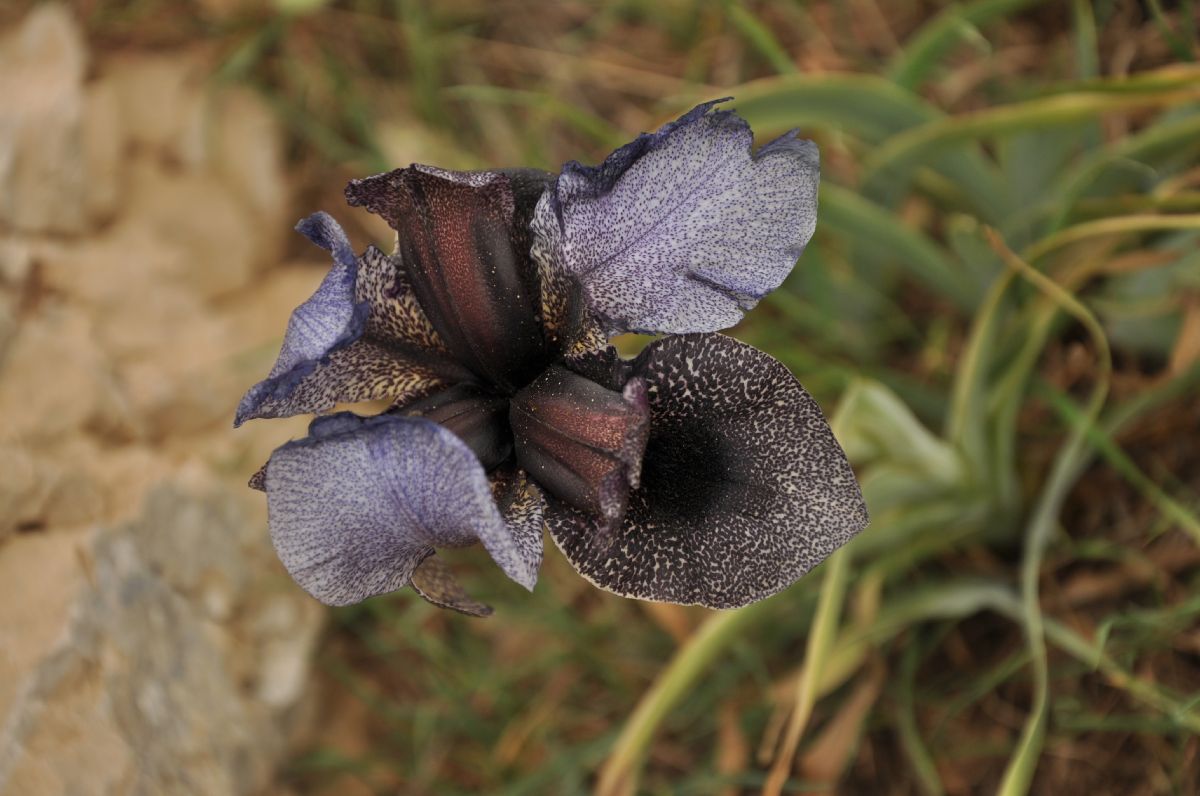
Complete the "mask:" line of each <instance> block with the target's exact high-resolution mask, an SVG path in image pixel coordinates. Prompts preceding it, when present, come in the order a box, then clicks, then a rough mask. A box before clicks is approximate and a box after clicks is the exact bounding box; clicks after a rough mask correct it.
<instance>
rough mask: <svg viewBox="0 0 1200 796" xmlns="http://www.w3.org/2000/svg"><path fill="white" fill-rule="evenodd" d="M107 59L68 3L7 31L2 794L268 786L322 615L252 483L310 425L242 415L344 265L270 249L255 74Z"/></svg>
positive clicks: (1, 304)
mask: <svg viewBox="0 0 1200 796" xmlns="http://www.w3.org/2000/svg"><path fill="white" fill-rule="evenodd" d="M88 63H89V59H88V55H87V52H86V49H85V46H84V42H83V36H82V35H81V33H80V28H79V26H78V24H77V22H76V21H75V20H73V19H72V17H71V14H70V13H69V12H68V11H67V10H65V8H64V7H63V6H61V5H55V4H42V5H39V6H37V7H36V8H35V9H34V10H33V11H32V12H31V13H30V14H29V15H28V16H27V17H26V19H25V20H24V21H22V22H21V23H19V25H18V26H17V27H16V28H15V29H14V30H12V31H9V32H3V31H0V96H4V97H5V104H4V107H3V108H0V418H3V422H0V796H42V795H43V794H49V795H50V796H56V795H57V794H64V795H65V794H85V796H86V795H88V794H125V793H132V794H168V793H169V794H174V793H187V794H193V793H196V794H221V795H222V796H223V795H224V794H255V793H262V792H266V791H268V790H269V789H270V788H271V787H272V785H271V779H272V773H273V771H274V769H275V767H276V766H277V765H278V762H279V761H280V759H281V758H282V756H283V755H284V754H286V751H287V749H288V748H289V744H291V743H292V741H293V739H294V737H295V735H296V733H298V732H301V731H303V729H304V727H305V726H306V724H307V723H308V721H309V716H308V714H309V710H310V708H311V706H312V704H313V700H311V699H310V698H309V697H310V695H311V692H312V688H311V684H310V670H311V659H312V653H313V649H314V647H315V645H316V642H317V634H318V633H319V630H320V627H321V622H322V618H323V612H322V610H321V608H320V606H318V605H317V604H316V603H315V602H314V601H313V600H312V599H311V598H309V597H308V596H307V595H305V594H304V593H303V592H301V591H300V590H299V589H298V588H297V587H296V586H295V585H294V584H293V583H292V582H291V580H290V579H289V578H288V577H287V576H286V574H285V573H284V572H283V569H282V567H281V566H280V565H279V564H278V562H277V560H276V558H275V555H274V553H273V551H272V550H271V547H270V543H269V540H268V535H267V532H266V516H265V506H264V501H263V500H262V496H261V495H260V494H259V493H256V492H251V491H249V490H247V489H246V487H245V481H246V479H247V478H248V477H249V475H250V474H251V473H253V472H254V470H255V469H257V467H258V466H259V465H260V464H261V463H262V461H263V460H264V459H265V458H266V457H267V456H268V455H269V453H270V451H271V449H272V448H273V447H274V446H276V445H278V444H280V443H282V442H284V441H285V440H286V439H287V438H288V437H289V436H299V435H301V434H302V433H303V430H304V425H305V420H304V419H303V418H295V419H293V420H292V421H288V422H283V423H278V424H250V426H248V427H246V428H244V429H242V430H240V431H238V432H237V433H236V434H235V433H234V432H233V430H232V428H231V425H232V417H233V409H234V406H235V405H236V403H237V400H238V398H239V397H240V394H241V392H242V390H243V389H244V388H245V387H246V386H247V385H248V384H251V383H253V382H254V381H255V380H257V379H258V378H261V376H262V374H263V373H265V372H266V369H267V368H269V366H270V362H271V360H272V359H273V357H274V354H275V352H276V351H277V350H278V346H279V342H280V341H279V335H280V333H281V330H282V329H283V328H284V325H285V322H286V318H287V315H288V313H289V311H290V310H291V308H293V307H294V306H296V305H297V304H298V303H300V301H302V300H303V299H304V298H305V297H306V296H307V295H308V294H309V293H311V291H312V290H313V289H314V288H315V287H316V285H317V283H318V282H319V281H320V279H321V277H322V275H323V273H324V271H325V268H326V267H327V263H326V262H323V261H324V260H325V258H324V257H322V256H321V253H320V252H316V251H314V252H313V253H314V261H315V264H309V265H305V266H295V267H276V263H277V260H278V257H279V254H280V251H281V249H282V241H283V238H282V236H283V235H284V234H286V233H287V230H288V229H289V227H290V226H291V225H290V223H289V221H290V219H288V218H287V215H288V195H287V190H286V188H287V182H286V179H285V171H284V167H283V154H282V139H281V135H280V130H279V127H278V125H277V123H276V122H275V120H274V118H273V117H272V115H271V114H270V112H269V110H268V109H267V108H266V107H265V106H264V105H263V103H262V102H261V101H260V100H259V99H258V98H257V97H256V96H255V95H254V94H253V93H251V92H248V91H244V90H227V89H226V90H217V89H214V88H213V87H212V86H211V85H210V84H209V83H208V82H207V81H206V77H207V75H208V73H209V70H210V69H211V65H212V63H211V61H210V59H209V57H208V56H207V55H206V54H205V53H203V52H172V53H166V54H153V55H146V54H139V53H134V52H126V53H123V54H122V55H121V56H120V59H119V61H110V60H106V59H97V60H96V62H95V63H92V64H91V66H90V67H88ZM85 67H88V68H86V69H85Z"/></svg>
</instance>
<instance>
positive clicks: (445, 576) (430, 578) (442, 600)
mask: <svg viewBox="0 0 1200 796" xmlns="http://www.w3.org/2000/svg"><path fill="white" fill-rule="evenodd" d="M409 585H410V586H412V589H413V591H415V592H416V593H417V594H419V595H420V596H421V597H422V598H424V599H425V600H426V601H427V602H429V603H432V604H433V605H436V606H437V607H438V608H448V609H450V610H451V611H458V612H459V613H460V614H466V615H467V616H480V617H482V616H491V615H492V606H490V605H488V604H486V603H481V602H479V601H478V600H473V599H471V596H470V595H469V594H467V592H466V590H465V589H463V587H462V585H461V584H459V582H458V578H456V577H454V573H453V572H451V571H450V567H448V566H446V562H445V561H442V559H440V558H438V556H437V554H436V553H435V554H433V555H431V556H429V558H427V559H425V560H424V561H422V562H421V563H420V564H419V565H418V566H417V568H416V570H415V571H414V572H413V574H412V582H411V583H410V584H409Z"/></svg>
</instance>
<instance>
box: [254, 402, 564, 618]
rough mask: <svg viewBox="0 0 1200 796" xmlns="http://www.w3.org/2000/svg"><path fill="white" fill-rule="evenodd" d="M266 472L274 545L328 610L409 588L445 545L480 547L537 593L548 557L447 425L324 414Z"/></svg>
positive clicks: (299, 580)
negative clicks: (521, 534) (518, 533)
mask: <svg viewBox="0 0 1200 796" xmlns="http://www.w3.org/2000/svg"><path fill="white" fill-rule="evenodd" d="M312 432H313V433H312V434H311V435H310V436H309V437H307V438H305V439H302V440H297V441H294V442H290V443H288V444H286V445H284V446H283V447H281V448H279V449H278V450H276V451H275V453H274V454H272V456H271V460H270V462H268V465H267V468H266V474H265V485H266V492H267V508H268V520H269V525H270V529H271V540H272V542H274V544H275V549H276V551H277V552H278V554H279V558H280V560H281V561H282V562H283V564H284V566H285V567H286V568H287V570H288V572H289V573H290V574H291V575H292V577H293V578H294V579H295V580H296V582H297V583H299V584H300V586H301V587H303V588H304V589H305V590H306V591H308V592H309V593H310V594H312V595H313V596H314V597H316V598H317V599H318V600H320V601H322V602H324V603H327V604H329V605H347V604H350V603H354V602H359V601H361V600H365V599H366V598H368V597H371V596H374V595H376V594H382V593H384V592H389V591H394V590H396V589H399V588H402V587H403V586H405V585H407V584H408V583H409V581H410V579H411V578H412V575H413V572H414V571H415V570H416V568H417V567H418V565H420V563H421V562H422V561H424V560H425V559H426V557H428V556H429V555H430V554H431V553H432V552H433V550H434V548H437V547H463V546H466V545H470V544H473V543H475V542H481V543H482V544H483V546H484V548H486V549H487V551H488V553H489V554H490V555H491V556H492V558H493V559H494V560H495V561H496V563H497V564H498V565H499V566H500V568H501V569H503V570H504V572H505V573H506V574H507V575H508V576H509V577H510V578H512V579H513V580H515V581H517V582H518V583H520V584H521V585H522V586H525V587H526V588H528V589H532V588H533V585H534V583H535V582H536V580H537V569H538V565H539V564H540V561H541V556H540V548H539V550H538V555H537V557H536V559H535V558H534V557H533V556H532V555H531V553H530V550H529V547H528V544H527V541H526V540H523V539H518V538H516V537H515V536H514V534H513V532H512V531H511V530H510V528H509V526H508V524H507V523H506V522H505V519H504V516H503V515H502V514H501V512H500V510H499V508H497V506H496V502H495V500H494V499H493V497H492V491H491V487H490V485H489V483H488V478H487V475H486V474H485V473H484V471H483V467H482V466H481V465H480V464H479V461H478V459H476V458H475V455H474V454H473V453H471V451H470V449H469V448H467V446H466V445H465V444H463V442H462V441H461V440H459V439H458V437H456V436H455V435H454V434H453V433H452V432H450V431H449V430H447V429H445V428H442V427H441V426H438V425H437V424H436V423H433V422H431V421H429V420H425V419H422V418H414V417H400V416H397V415H379V416H376V417H370V418H358V417H356V416H354V415H350V414H349V413H342V414H339V415H333V416H331V417H330V418H319V419H318V423H317V424H315V426H314V428H313V429H312Z"/></svg>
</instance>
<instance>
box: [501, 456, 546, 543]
mask: <svg viewBox="0 0 1200 796" xmlns="http://www.w3.org/2000/svg"><path fill="white" fill-rule="evenodd" d="M489 477H490V479H491V483H492V496H493V497H494V498H495V499H496V505H497V506H499V508H500V513H501V514H502V515H504V521H505V522H506V523H507V524H508V530H509V532H510V533H511V534H512V536H513V539H515V540H517V545H518V546H519V547H520V548H521V549H522V550H523V551H525V555H526V556H527V557H528V558H529V559H530V560H534V561H537V562H538V563H539V564H540V563H541V560H542V529H543V528H544V527H545V523H544V516H545V509H546V497H545V495H543V494H542V490H541V489H539V488H538V485H537V484H535V483H534V482H533V480H532V479H531V478H530V477H529V475H528V474H527V473H526V472H525V471H524V470H522V469H520V468H519V467H516V466H515V465H511V464H510V465H506V466H504V467H501V468H500V469H498V470H496V471H495V472H493V473H491V475H490V476H489Z"/></svg>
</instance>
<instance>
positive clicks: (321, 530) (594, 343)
mask: <svg viewBox="0 0 1200 796" xmlns="http://www.w3.org/2000/svg"><path fill="white" fill-rule="evenodd" d="M715 104H716V103H714V102H709V103H705V104H704V105H701V106H699V107H697V108H695V109H693V110H692V111H691V112H689V113H688V114H686V115H685V116H683V117H682V118H680V119H678V120H677V121H675V122H672V123H670V124H668V125H666V126H664V127H663V128H662V129H660V130H659V131H658V132H656V133H653V134H646V135H642V136H640V137H638V138H637V140H635V141H633V142H632V143H630V144H627V145H626V146H624V147H622V148H620V149H618V150H617V151H616V152H614V153H613V154H612V155H610V156H609V157H608V158H607V159H606V160H605V161H604V162H603V163H601V164H600V165H599V166H598V167H594V168H592V167H587V166H582V165H580V164H579V163H575V162H571V163H568V164H566V166H564V167H563V170H562V173H561V174H559V175H557V176H554V175H551V174H547V173H545V172H540V171H535V170H531V169H515V170H502V171H490V172H450V171H443V170H441V169H437V168H432V167H429V166H411V167H409V168H407V169H400V170H397V171H393V172H389V173H387V174H380V175H377V176H374V177H368V178H367V179H363V180H355V181H353V182H351V183H350V185H349V186H348V187H347V188H346V196H347V199H348V200H349V202H350V204H351V205H354V206H362V207H365V208H367V209H368V210H369V211H371V212H373V213H377V214H379V215H380V216H382V217H383V218H384V219H386V220H387V221H388V223H389V224H390V225H391V226H392V227H393V228H394V229H395V230H396V236H397V247H396V251H395V252H394V253H392V254H385V253H383V252H382V251H380V250H379V249H376V248H374V247H369V248H368V249H367V250H366V252H364V253H363V254H362V255H361V256H356V255H355V253H354V251H353V250H352V249H351V247H350V243H349V241H348V240H347V238H346V235H345V233H344V232H342V229H341V228H340V227H339V226H338V225H337V224H336V223H335V222H334V221H333V219H332V218H330V217H329V216H328V215H326V214H325V213H317V214H316V215H313V216H311V217H309V218H307V219H305V220H304V221H302V222H300V224H299V226H298V227H297V229H298V230H299V231H300V232H302V233H303V234H305V235H307V236H308V237H309V238H310V239H311V240H312V241H313V242H314V243H316V244H318V245H319V246H321V247H323V248H325V249H327V250H329V251H330V252H331V253H332V255H333V261H334V264H333V268H332V269H331V270H330V272H329V274H328V276H326V277H325V280H324V281H323V282H322V283H321V285H320V287H319V288H318V289H317V292H316V293H315V294H314V295H313V296H312V298H310V299H309V300H308V301H306V302H305V303H304V304H302V305H301V306H300V307H299V308H297V309H296V311H295V312H294V313H293V314H292V317H291V320H290V322H289V323H288V329H287V334H286V336H285V338H284V342H283V348H282V350H281V351H280V353H279V359H278V361H276V363H275V366H274V367H273V368H272V369H271V372H270V374H269V376H268V377H267V379H266V380H265V381H262V382H260V383H259V384H256V385H255V386H254V387H252V388H251V389H250V391H249V392H248V393H246V396H245V397H244V398H243V399H242V402H241V404H240V405H239V406H238V412H237V421H236V422H237V424H239V425H240V424H241V423H243V422H245V421H246V420H250V419H252V418H258V417H284V416H289V415H294V414H299V413H321V412H326V411H328V410H329V409H330V408H332V407H333V406H334V405H335V404H337V403H340V402H354V401H363V400H378V399H386V400H388V401H390V402H391V407H390V408H389V409H388V410H387V411H385V412H383V413H382V414H379V415H376V416H374V417H361V416H358V415H355V414H351V413H349V412H341V413H337V414H330V415H320V416H318V417H317V418H316V419H315V420H314V421H313V422H312V425H311V426H310V428H309V435H308V436H307V437H306V438H304V439H301V440H295V441H293V442H289V443H287V444H286V445H284V446H283V447H281V448H279V449H278V450H276V451H275V453H274V454H273V455H272V456H271V459H270V461H269V462H267V464H266V465H264V467H263V469H262V470H260V471H259V472H258V473H257V474H256V475H255V477H254V478H253V479H252V480H251V485H252V486H256V487H257V488H260V489H264V490H265V491H266V493H267V504H268V508H269V515H270V520H269V523H270V530H271V538H272V541H273V542H274V544H275V548H276V550H277V551H278V553H279V557H280V558H281V559H282V561H283V563H284V566H285V567H286V568H287V570H288V571H289V572H290V573H291V575H292V577H294V578H295V579H296V581H297V582H298V583H299V584H300V585H301V586H302V587H303V588H305V589H306V590H307V591H308V592H310V593H311V594H312V595H313V596H314V597H316V598H317V599H319V600H321V601H322V602H325V603H329V604H332V605H344V604H347V603H353V602H357V601H360V600H363V599H366V598H367V597H371V596H373V595H376V594H381V593H383V592H389V591H394V590H396V589H400V588H402V587H404V586H412V587H413V588H414V589H415V590H416V591H417V592H418V593H419V594H420V595H421V596H422V597H424V598H426V599H427V600H429V601H430V602H433V603H435V604H437V605H440V606H443V607H448V608H453V609H456V610H459V611H463V612H465V613H469V614H476V615H483V614H487V613H489V612H490V609H489V608H488V607H487V606H485V605H482V604H480V603H477V602H475V601H473V600H471V599H470V598H469V597H468V596H467V595H466V594H464V593H463V590H462V589H461V588H460V587H459V586H458V584H457V582H456V581H455V580H454V578H453V576H452V575H451V574H450V572H449V571H448V569H447V568H446V566H445V565H444V564H443V563H442V561H441V560H440V559H439V558H437V556H436V555H435V550H436V549H438V548H449V547H461V546H465V545H470V544H474V543H476V542H479V543H482V544H483V546H484V548H486V549H487V551H488V553H490V554H491V556H492V558H493V559H494V560H495V561H496V563H497V564H499V565H500V567H501V569H503V570H504V572H505V573H506V574H507V575H508V576H509V577H510V578H512V579H513V580H515V581H516V582H518V583H520V584H521V585H523V586H525V587H526V588H529V589H532V588H533V585H534V582H535V581H536V579H537V572H538V568H539V566H540V564H541V560H542V530H543V526H545V527H546V528H548V529H549V531H550V536H551V537H552V538H553V539H554V541H555V543H557V544H558V546H559V548H561V550H562V551H563V553H564V554H565V555H566V557H567V559H568V560H569V561H570V562H571V563H572V564H573V565H574V566H575V568H576V569H577V570H578V571H579V572H580V574H582V575H583V576H584V577H585V578H587V579H588V580H590V581H591V582H592V583H594V584H596V585H597V586H599V587H601V588H603V589H607V590H609V591H612V592H615V593H617V594H621V595H626V596H629V597H637V598H641V599H647V600H660V601H666V602H674V603H683V604H699V605H706V606H710V607H714V608H732V607H736V606H740V605H745V604H746V603H750V602H753V601H755V600H760V599H763V598H764V597H768V596H770V595H771V594H774V593H775V592H778V591H779V590H781V589H783V588H785V587H786V586H788V585H790V584H791V583H793V582H794V581H795V580H796V579H797V578H799V577H800V576H801V575H803V574H804V573H805V572H807V571H808V570H810V569H811V568H812V567H813V566H815V565H816V564H818V563H820V562H821V561H822V560H823V559H824V558H826V557H827V556H828V555H829V554H830V553H832V552H833V551H834V550H836V549H837V548H838V547H840V546H841V545H843V544H845V543H846V542H847V541H849V540H850V538H851V537H852V536H854V534H856V533H857V532H858V531H860V530H862V528H863V527H865V526H866V524H867V512H866V508H865V506H864V504H863V500H862V495H861V494H860V492H859V488H858V484H857V483H856V482H855V479H854V473H853V472H852V470H851V469H850V465H849V464H848V462H847V461H846V457H845V455H844V454H843V452H842V449H841V448H840V447H839V446H838V443H837V441H836V440H835V439H834V437H833V434H832V433H831V431H830V429H829V426H828V424H827V423H826V422H825V419H824V417H823V416H822V414H821V410H820V408H819V407H818V406H817V404H816V403H815V402H814V401H813V399H812V398H811V397H810V396H809V395H808V393H807V392H805V391H804V389H803V388H802V387H801V386H800V384H799V382H797V381H796V379H795V378H794V377H793V376H792V375H791V373H789V372H788V370H787V369H786V368H785V367H784V366H783V365H781V364H780V363H779V362H777V361H776V360H774V359H772V358H771V357H769V356H767V355H766V354H764V353H763V352H761V351H759V350H757V349H755V348H752V347H751V346H748V345H745V344H744V343H740V342H738V341H737V340H734V339H733V338H730V337H726V336H724V335H720V334H716V333H715V332H717V331H718V330H720V329H724V328H727V327H729V326H732V325H733V324H735V323H737V322H738V320H739V319H740V318H741V317H742V314H743V313H744V312H745V311H747V310H749V309H750V308H752V307H753V306H754V305H755V304H756V303H757V302H758V300H759V299H761V298H762V297H763V296H764V295H766V294H767V293H768V292H769V291H771V290H773V289H775V288H776V287H778V286H779V284H780V283H781V282H783V280H784V277H786V276H787V274H788V272H789V271H791V269H792V266H793V265H794V264H795V262H796V259H797V258H798V257H799V256H800V253H801V252H802V251H803V250H804V246H805V244H806V243H807V242H808V240H809V238H810V237H811V236H812V233H813V229H814V227H815V224H816V212H817V183H818V175H819V165H818V155H817V148H816V146H815V145H814V144H813V143H812V142H809V141H801V140H797V139H796V137H795V135H794V133H792V134H788V135H785V136H783V137H781V138H779V139H777V140H775V141H773V142H771V143H769V144H767V145H766V146H764V147H762V148H760V149H759V150H758V151H757V152H754V151H753V150H752V137H751V132H750V128H749V126H748V125H747V124H746V123H745V121H743V120H742V119H740V118H739V117H738V116H737V115H735V114H734V113H733V112H730V111H722V110H714V109H713V105H715ZM624 332H642V333H651V334H664V335H666V336H664V337H661V338H660V339H658V340H656V341H654V342H652V343H651V344H650V345H649V346H648V347H646V349H645V350H644V351H643V352H642V353H641V355H640V356H638V357H637V358H636V359H634V360H632V361H628V360H623V359H621V358H620V357H619V356H618V355H617V353H616V350H615V349H613V348H612V347H611V346H609V345H608V339H609V338H610V337H612V336H614V335H617V334H621V333H624Z"/></svg>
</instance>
